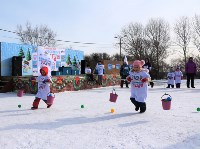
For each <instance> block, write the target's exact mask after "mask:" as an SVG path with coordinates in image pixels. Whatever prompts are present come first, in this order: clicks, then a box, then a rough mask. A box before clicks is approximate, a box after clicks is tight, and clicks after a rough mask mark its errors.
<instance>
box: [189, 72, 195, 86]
mask: <svg viewBox="0 0 200 149" xmlns="http://www.w3.org/2000/svg"><path fill="white" fill-rule="evenodd" d="M190 81H191V87H194V73H187V87H190Z"/></svg>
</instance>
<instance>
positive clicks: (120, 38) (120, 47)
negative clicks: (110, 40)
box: [115, 35, 126, 61]
mask: <svg viewBox="0 0 200 149" xmlns="http://www.w3.org/2000/svg"><path fill="white" fill-rule="evenodd" d="M124 37H126V35H124V36H123V37H120V36H119V37H115V38H119V50H120V53H119V59H120V61H121V60H122V38H124Z"/></svg>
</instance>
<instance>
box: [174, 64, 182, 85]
mask: <svg viewBox="0 0 200 149" xmlns="http://www.w3.org/2000/svg"><path fill="white" fill-rule="evenodd" d="M174 74H175V84H176V88H180V87H181V80H182V78H183V73H182V72H181V70H180V67H177V68H176V71H175V72H174Z"/></svg>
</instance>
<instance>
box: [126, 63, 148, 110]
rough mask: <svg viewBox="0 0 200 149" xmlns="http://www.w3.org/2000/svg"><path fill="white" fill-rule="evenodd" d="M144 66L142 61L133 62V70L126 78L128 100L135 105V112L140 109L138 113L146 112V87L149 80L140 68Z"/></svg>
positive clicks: (146, 73) (145, 72) (144, 71)
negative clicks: (128, 92)
mask: <svg viewBox="0 0 200 149" xmlns="http://www.w3.org/2000/svg"><path fill="white" fill-rule="evenodd" d="M144 64H145V61H144V60H141V61H140V60H135V61H134V62H133V69H132V71H130V72H129V76H128V77H127V78H126V79H127V80H128V81H129V82H130V85H131V97H130V100H131V102H132V103H133V104H134V105H135V110H136V111H138V110H139V109H140V113H144V112H145V111H146V99H147V92H148V88H147V86H148V80H149V78H150V75H149V73H148V72H147V71H146V70H144V69H143V68H142V66H143V65H144Z"/></svg>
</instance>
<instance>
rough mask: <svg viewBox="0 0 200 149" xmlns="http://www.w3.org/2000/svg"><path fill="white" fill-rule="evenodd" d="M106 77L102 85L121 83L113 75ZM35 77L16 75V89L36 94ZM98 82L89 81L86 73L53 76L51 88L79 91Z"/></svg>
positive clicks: (94, 85)
mask: <svg viewBox="0 0 200 149" xmlns="http://www.w3.org/2000/svg"><path fill="white" fill-rule="evenodd" d="M104 76H105V77H104V79H103V81H102V86H103V87H105V86H113V85H118V84H120V81H119V80H118V79H114V78H113V75H104ZM116 77H117V78H120V76H119V75H116ZM97 79H98V76H97V75H94V80H97ZM32 80H35V77H20V78H19V77H14V78H13V81H14V84H13V85H14V90H19V89H21V88H22V89H24V92H25V93H31V94H35V93H37V89H38V88H37V82H34V81H32ZM97 87H98V83H97V82H96V81H89V82H88V80H87V78H86V77H85V75H80V76H72V75H67V76H53V77H52V84H51V90H52V91H53V92H54V93H57V92H64V91H74V90H75V91H77V90H82V89H91V88H97Z"/></svg>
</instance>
